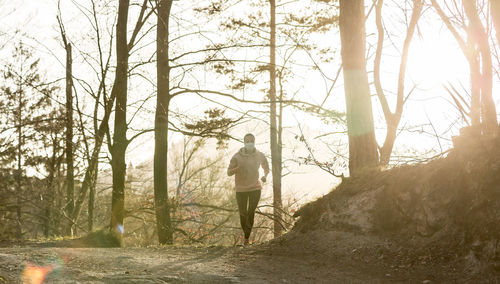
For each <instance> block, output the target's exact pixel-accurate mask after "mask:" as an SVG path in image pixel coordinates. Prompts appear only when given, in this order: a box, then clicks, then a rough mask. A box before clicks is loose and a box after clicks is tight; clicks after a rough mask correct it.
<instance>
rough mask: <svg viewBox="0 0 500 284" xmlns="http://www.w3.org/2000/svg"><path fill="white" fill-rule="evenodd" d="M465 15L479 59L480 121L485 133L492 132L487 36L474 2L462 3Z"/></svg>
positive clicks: (494, 125)
mask: <svg viewBox="0 0 500 284" xmlns="http://www.w3.org/2000/svg"><path fill="white" fill-rule="evenodd" d="M463 5H464V10H465V14H466V15H467V18H468V19H469V22H470V24H469V25H470V28H471V32H472V35H473V38H472V39H473V40H474V42H475V44H477V46H478V50H479V53H480V59H481V63H480V65H481V79H480V86H481V119H482V123H483V126H484V128H485V131H487V132H492V131H494V130H496V128H497V125H498V123H497V117H496V109H495V103H494V101H493V97H492V90H493V66H492V60H491V51H490V45H489V42H488V34H487V33H486V31H485V29H484V27H483V24H482V23H481V19H480V18H479V15H478V12H477V7H476V0H464V1H463Z"/></svg>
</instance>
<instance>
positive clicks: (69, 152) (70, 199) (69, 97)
mask: <svg viewBox="0 0 500 284" xmlns="http://www.w3.org/2000/svg"><path fill="white" fill-rule="evenodd" d="M65 48H66V212H67V214H68V216H70V215H71V214H72V213H73V210H74V207H75V201H74V198H75V197H74V195H75V183H74V174H73V172H74V171H73V79H72V76H73V74H72V55H71V44H70V43H67V42H66V40H65ZM73 227H74V226H73V224H71V223H70V224H69V226H68V228H67V229H68V230H67V231H66V234H68V235H73Z"/></svg>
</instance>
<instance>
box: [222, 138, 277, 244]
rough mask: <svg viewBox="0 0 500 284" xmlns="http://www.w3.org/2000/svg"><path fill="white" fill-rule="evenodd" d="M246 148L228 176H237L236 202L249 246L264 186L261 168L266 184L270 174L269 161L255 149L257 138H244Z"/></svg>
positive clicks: (230, 164)
mask: <svg viewBox="0 0 500 284" xmlns="http://www.w3.org/2000/svg"><path fill="white" fill-rule="evenodd" d="M243 142H244V143H245V147H243V148H241V149H240V150H239V151H238V152H237V153H236V154H234V156H233V157H232V158H231V161H230V162H229V167H228V168H227V175H228V176H232V175H235V177H234V181H235V185H236V187H235V189H236V202H237V203H238V211H239V212H240V222H241V228H242V229H243V232H244V234H245V242H244V245H245V246H246V245H248V244H249V238H250V233H251V232H252V227H253V220H254V216H255V209H256V208H257V204H258V203H259V200H260V192H261V190H262V184H261V183H260V181H259V167H260V166H262V168H263V169H264V175H263V176H262V178H261V179H260V180H261V181H262V182H266V177H267V175H268V174H269V164H268V163H267V159H266V157H265V156H264V154H262V152H260V151H258V150H257V149H256V148H255V136H254V135H253V134H251V133H249V134H247V135H245V137H244V138H243Z"/></svg>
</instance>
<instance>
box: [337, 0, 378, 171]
mask: <svg viewBox="0 0 500 284" xmlns="http://www.w3.org/2000/svg"><path fill="white" fill-rule="evenodd" d="M364 8H365V7H364V1H363V0H340V18H339V26H340V39H341V56H342V65H343V71H344V72H343V73H344V90H345V97H346V114H347V130H348V136H349V172H350V175H351V176H353V175H356V174H358V173H359V172H360V171H361V170H362V169H363V168H366V167H375V166H376V165H377V164H378V153H377V144H376V140H375V132H374V123H373V113H372V103H371V98H370V88H369V85H368V76H367V74H366V60H365V37H366V35H365V24H364V23H365V21H364V18H365V13H364Z"/></svg>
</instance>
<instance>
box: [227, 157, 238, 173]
mask: <svg viewBox="0 0 500 284" xmlns="http://www.w3.org/2000/svg"><path fill="white" fill-rule="evenodd" d="M238 169H239V167H238V160H237V159H236V157H235V156H233V157H232V158H231V161H230V162H229V166H228V167H227V175H228V176H232V175H234V174H235V173H236V172H237V171H238Z"/></svg>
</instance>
